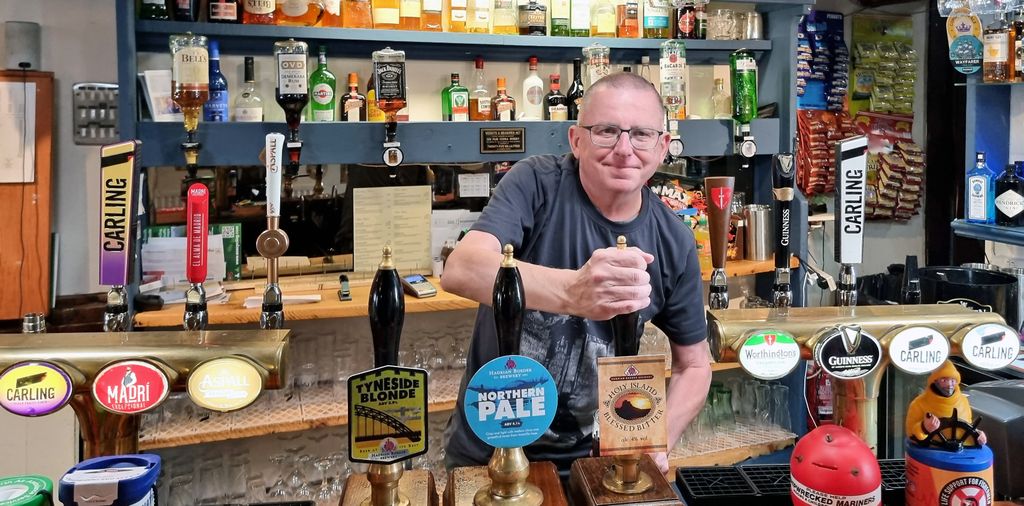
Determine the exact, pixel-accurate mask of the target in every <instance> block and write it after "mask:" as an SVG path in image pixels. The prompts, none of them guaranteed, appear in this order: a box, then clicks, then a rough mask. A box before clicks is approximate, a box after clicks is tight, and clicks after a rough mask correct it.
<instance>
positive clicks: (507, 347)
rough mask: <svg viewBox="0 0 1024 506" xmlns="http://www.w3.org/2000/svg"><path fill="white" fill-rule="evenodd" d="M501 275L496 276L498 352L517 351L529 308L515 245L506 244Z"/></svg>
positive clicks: (493, 304) (494, 301)
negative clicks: (514, 253) (514, 248)
mask: <svg viewBox="0 0 1024 506" xmlns="http://www.w3.org/2000/svg"><path fill="white" fill-rule="evenodd" d="M503 253H504V255H505V258H503V259H502V260H501V267H499V268H498V275H497V276H496V277H495V278H494V295H493V299H492V306H491V307H492V309H493V311H494V329H495V331H496V334H497V336H498V355H501V356H505V355H518V354H519V339H520V336H522V333H523V314H524V313H525V312H526V292H525V291H524V290H523V278H522V276H520V275H519V267H517V266H516V260H515V258H513V256H512V253H513V250H512V245H511V244H506V245H505V248H504V251H503Z"/></svg>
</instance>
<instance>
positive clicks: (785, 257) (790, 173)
mask: <svg viewBox="0 0 1024 506" xmlns="http://www.w3.org/2000/svg"><path fill="white" fill-rule="evenodd" d="M793 161H794V160H793V155H792V154H781V153H780V154H777V155H774V156H772V183H773V184H772V186H773V189H772V193H773V194H774V197H775V213H774V214H775V268H776V269H788V268H789V255H790V251H792V250H791V248H790V240H791V239H792V238H791V237H790V223H791V219H792V218H791V215H790V214H791V211H792V206H793V195H794V193H795V190H794V189H793V183H794V181H795V179H796V165H795V164H794V163H793Z"/></svg>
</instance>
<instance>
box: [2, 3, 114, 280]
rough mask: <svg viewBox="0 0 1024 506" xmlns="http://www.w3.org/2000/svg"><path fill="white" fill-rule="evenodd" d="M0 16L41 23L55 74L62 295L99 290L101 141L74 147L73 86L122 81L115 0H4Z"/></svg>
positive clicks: (56, 222)
mask: <svg viewBox="0 0 1024 506" xmlns="http://www.w3.org/2000/svg"><path fill="white" fill-rule="evenodd" d="M0 20H15V21H32V22H35V23H39V24H40V25H41V32H42V33H41V39H42V48H41V60H42V61H41V70H45V71H50V72H54V77H55V80H56V82H55V88H54V95H55V97H54V101H55V102H56V104H55V105H56V107H55V111H56V118H55V122H54V125H55V127H54V128H55V131H54V144H53V146H54V152H53V175H54V186H53V197H54V199H53V202H54V205H53V230H54V231H55V232H57V233H58V234H60V241H61V242H60V251H59V254H60V265H61V269H60V271H59V272H58V273H57V291H58V294H61V295H64V294H74V293H86V292H92V291H98V290H99V286H98V285H97V282H96V281H97V277H98V274H97V253H96V249H97V246H96V244H97V243H96V241H97V239H96V237H97V235H98V230H99V228H98V227H99V207H98V206H99V197H98V193H97V191H91V190H92V189H93V187H95V186H96V185H97V184H98V180H99V148H97V147H94V146H76V145H75V144H74V142H73V140H72V133H71V128H72V127H71V125H72V123H71V117H72V116H71V114H72V110H71V109H72V106H71V87H72V85H74V83H78V82H90V81H93V82H95V81H99V82H117V51H116V47H117V44H116V39H115V36H116V33H115V30H114V2H113V1H111V0H46V1H37V2H19V1H14V0H3V1H0ZM0 29H2V28H0ZM0 46H3V40H2V39H0ZM2 52H3V48H2V47H0V53H2ZM83 249H84V250H83Z"/></svg>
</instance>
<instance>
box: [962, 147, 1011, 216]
mask: <svg viewBox="0 0 1024 506" xmlns="http://www.w3.org/2000/svg"><path fill="white" fill-rule="evenodd" d="M975 158H976V160H977V161H976V162H975V164H974V167H973V168H971V169H970V170H968V171H967V184H966V185H965V186H966V188H965V190H966V192H967V198H966V199H965V202H966V204H965V205H964V219H965V220H966V221H967V222H968V223H993V222H995V212H996V209H995V193H994V191H995V188H993V185H994V182H995V174H994V173H993V172H992V169H990V168H989V167H988V164H987V163H985V153H982V152H981V151H979V152H977V153H976V155H975ZM1018 177H1019V176H1018Z"/></svg>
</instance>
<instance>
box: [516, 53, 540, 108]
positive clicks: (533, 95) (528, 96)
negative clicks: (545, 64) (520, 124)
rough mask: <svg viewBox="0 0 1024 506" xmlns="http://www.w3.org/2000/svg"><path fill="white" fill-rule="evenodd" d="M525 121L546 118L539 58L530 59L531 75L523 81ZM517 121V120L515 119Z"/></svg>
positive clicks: (532, 57)
mask: <svg viewBox="0 0 1024 506" xmlns="http://www.w3.org/2000/svg"><path fill="white" fill-rule="evenodd" d="M522 113H523V117H522V118H520V119H523V120H539V119H541V118H543V117H544V80H543V79H541V78H540V76H539V75H538V74H537V57H536V56H531V57H530V73H529V74H528V75H527V76H526V79H523V108H522ZM513 119H515V118H513Z"/></svg>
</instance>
